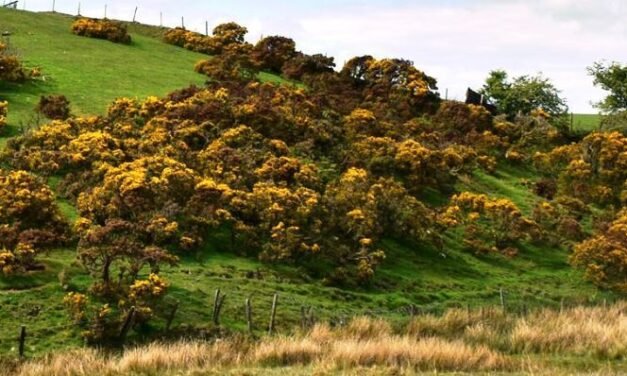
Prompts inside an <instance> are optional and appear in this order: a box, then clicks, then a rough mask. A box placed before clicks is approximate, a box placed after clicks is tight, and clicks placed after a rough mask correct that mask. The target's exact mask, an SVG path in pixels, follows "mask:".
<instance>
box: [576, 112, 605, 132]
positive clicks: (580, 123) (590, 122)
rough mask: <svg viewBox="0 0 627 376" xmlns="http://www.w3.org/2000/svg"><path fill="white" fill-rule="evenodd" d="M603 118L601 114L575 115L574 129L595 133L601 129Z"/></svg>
mask: <svg viewBox="0 0 627 376" xmlns="http://www.w3.org/2000/svg"><path fill="white" fill-rule="evenodd" d="M600 122H601V116H600V115H599V114H575V115H574V116H573V129H574V130H579V131H594V130H597V129H599V124H600Z"/></svg>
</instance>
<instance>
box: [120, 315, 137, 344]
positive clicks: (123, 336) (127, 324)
mask: <svg viewBox="0 0 627 376" xmlns="http://www.w3.org/2000/svg"><path fill="white" fill-rule="evenodd" d="M133 318H135V307H134V306H133V307H131V309H130V310H129V311H128V314H127V315H126V319H125V320H124V325H122V330H120V343H121V344H122V345H123V344H124V340H125V339H126V335H127V334H128V331H129V329H130V328H131V323H132V321H133Z"/></svg>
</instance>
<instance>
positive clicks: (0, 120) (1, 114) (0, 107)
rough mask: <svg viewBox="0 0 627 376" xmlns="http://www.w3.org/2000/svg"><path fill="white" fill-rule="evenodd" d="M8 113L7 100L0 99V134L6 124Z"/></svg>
mask: <svg viewBox="0 0 627 376" xmlns="http://www.w3.org/2000/svg"><path fill="white" fill-rule="evenodd" d="M8 114H9V102H7V101H0V134H2V131H3V130H4V128H5V127H6V126H7V115H8Z"/></svg>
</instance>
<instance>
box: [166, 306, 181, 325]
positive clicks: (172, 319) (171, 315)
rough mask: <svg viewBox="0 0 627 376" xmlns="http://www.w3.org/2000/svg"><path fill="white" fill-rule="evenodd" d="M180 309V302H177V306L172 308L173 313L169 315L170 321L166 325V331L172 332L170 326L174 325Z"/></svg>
mask: <svg viewBox="0 0 627 376" xmlns="http://www.w3.org/2000/svg"><path fill="white" fill-rule="evenodd" d="M178 309H179V302H176V304H175V305H174V307H172V311H171V312H170V314H169V315H168V321H167V323H166V324H165V331H166V332H169V331H170V326H171V325H172V321H174V315H176V311H177V310H178Z"/></svg>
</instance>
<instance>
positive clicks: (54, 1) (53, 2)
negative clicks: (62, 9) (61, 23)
mask: <svg viewBox="0 0 627 376" xmlns="http://www.w3.org/2000/svg"><path fill="white" fill-rule="evenodd" d="M56 5H57V2H56V0H52V13H54V12H55V8H56Z"/></svg>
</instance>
